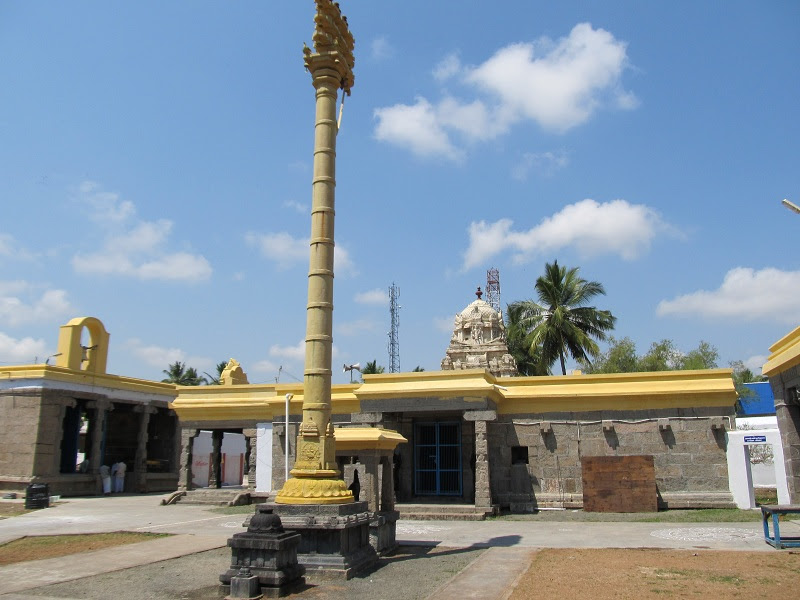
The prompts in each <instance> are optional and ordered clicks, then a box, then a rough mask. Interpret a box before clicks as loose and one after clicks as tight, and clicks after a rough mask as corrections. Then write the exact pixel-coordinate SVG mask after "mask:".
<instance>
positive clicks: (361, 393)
mask: <svg viewBox="0 0 800 600" xmlns="http://www.w3.org/2000/svg"><path fill="white" fill-rule="evenodd" d="M513 379H514V378H505V379H498V378H496V377H494V376H493V375H492V374H491V373H489V371H487V370H485V369H464V370H459V371H422V372H420V373H381V374H379V375H364V384H363V385H362V386H361V387H359V388H358V389H356V390H355V392H354V393H355V395H356V397H357V398H358V399H359V400H380V399H382V398H409V397H426V396H436V397H438V398H454V397H462V396H482V397H489V398H491V399H492V400H495V401H499V400H501V398H502V394H501V392H500V390H499V389H498V388H497V386H496V385H495V384H500V382H501V381H502V382H503V383H502V385H506V383H505V382H506V381H513Z"/></svg>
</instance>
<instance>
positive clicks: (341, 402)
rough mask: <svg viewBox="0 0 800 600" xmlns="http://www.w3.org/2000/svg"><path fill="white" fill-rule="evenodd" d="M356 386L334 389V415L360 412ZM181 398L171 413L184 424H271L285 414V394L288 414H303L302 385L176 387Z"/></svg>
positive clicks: (349, 385)
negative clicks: (288, 397) (288, 398)
mask: <svg viewBox="0 0 800 600" xmlns="http://www.w3.org/2000/svg"><path fill="white" fill-rule="evenodd" d="M357 387H358V385H356V384H352V385H351V384H347V385H338V386H333V387H332V389H331V404H332V410H333V412H334V413H337V414H343V413H352V412H358V411H359V409H360V408H359V403H358V399H357V398H356V397H355V396H354V395H353V390H354V389H355V388H357ZM177 392H178V397H177V398H176V399H175V400H174V401H173V402H172V405H171V407H172V409H173V410H174V411H175V412H176V413H177V414H178V416H179V417H180V418H181V419H182V420H185V421H224V420H240V419H250V420H253V419H264V420H272V419H274V418H276V417H277V416H279V415H283V414H285V411H286V394H292V396H293V397H292V399H291V401H290V402H289V413H290V414H293V415H299V414H302V412H303V385H302V384H300V383H298V384H279V385H275V384H242V385H200V386H177Z"/></svg>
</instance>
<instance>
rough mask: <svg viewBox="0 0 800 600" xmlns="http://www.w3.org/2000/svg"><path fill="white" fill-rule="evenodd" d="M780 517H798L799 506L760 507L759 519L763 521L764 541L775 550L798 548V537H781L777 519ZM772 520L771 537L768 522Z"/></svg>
mask: <svg viewBox="0 0 800 600" xmlns="http://www.w3.org/2000/svg"><path fill="white" fill-rule="evenodd" d="M781 515H800V504H784V505H780V504H766V505H764V506H762V507H761V518H762V519H763V521H764V541H765V542H767V543H768V544H769V545H770V546H774V547H775V548H778V549H781V548H800V537H781V529H780V525H779V524H778V518H779V517H780V516H781ZM770 520H772V531H773V535H772V536H770V534H769V522H770Z"/></svg>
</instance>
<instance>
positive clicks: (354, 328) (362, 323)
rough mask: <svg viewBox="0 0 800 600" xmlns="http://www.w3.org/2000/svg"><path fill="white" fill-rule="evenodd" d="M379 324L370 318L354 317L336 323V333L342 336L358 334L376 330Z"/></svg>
mask: <svg viewBox="0 0 800 600" xmlns="http://www.w3.org/2000/svg"><path fill="white" fill-rule="evenodd" d="M379 327H380V324H379V323H377V322H375V321H374V320H372V319H356V320H355V321H343V322H339V323H336V333H337V334H339V335H343V336H352V335H358V334H360V333H364V332H374V331H378V328H379Z"/></svg>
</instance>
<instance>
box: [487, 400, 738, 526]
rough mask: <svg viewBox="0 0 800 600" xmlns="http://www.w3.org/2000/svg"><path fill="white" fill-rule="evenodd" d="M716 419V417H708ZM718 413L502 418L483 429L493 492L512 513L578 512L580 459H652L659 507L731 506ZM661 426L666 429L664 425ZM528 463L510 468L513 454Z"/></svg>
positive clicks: (636, 412)
mask: <svg viewBox="0 0 800 600" xmlns="http://www.w3.org/2000/svg"><path fill="white" fill-rule="evenodd" d="M715 413H716V414H715ZM722 416H723V415H722V414H720V411H719V409H716V410H710V409H701V410H687V409H682V410H673V411H625V412H622V411H620V412H617V413H614V412H607V411H604V412H594V413H558V414H549V415H548V414H545V415H540V416H539V415H537V416H536V417H535V418H532V417H531V416H530V415H514V416H503V417H500V418H499V419H498V421H495V422H489V423H488V437H489V456H490V465H491V469H490V474H491V485H492V493H493V496H494V501H495V503H499V504H500V505H501V506H504V507H508V508H509V509H510V510H512V511H513V512H525V511H531V510H535V509H536V508H537V507H547V506H563V507H580V506H582V503H583V487H582V480H581V457H582V456H629V455H652V456H653V457H654V463H655V471H656V485H657V487H658V491H659V496H660V501H661V504H662V506H672V507H676V506H678V507H687V506H732V498H731V496H730V492H729V485H728V471H727V461H726V456H725V451H726V447H725V434H724V429H723V428H719V429H716V428H714V427H720V426H724V427H727V426H728V421H727V419H721V418H720V417H722ZM667 424H668V425H667ZM515 446H516V447H521V451H520V452H518V456H517V458H518V459H519V455H521V454H524V450H525V449H527V455H528V464H524V462H523V461H521V460H518V461H517V464H512V453H513V447H515Z"/></svg>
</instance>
